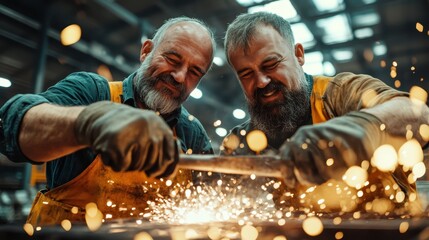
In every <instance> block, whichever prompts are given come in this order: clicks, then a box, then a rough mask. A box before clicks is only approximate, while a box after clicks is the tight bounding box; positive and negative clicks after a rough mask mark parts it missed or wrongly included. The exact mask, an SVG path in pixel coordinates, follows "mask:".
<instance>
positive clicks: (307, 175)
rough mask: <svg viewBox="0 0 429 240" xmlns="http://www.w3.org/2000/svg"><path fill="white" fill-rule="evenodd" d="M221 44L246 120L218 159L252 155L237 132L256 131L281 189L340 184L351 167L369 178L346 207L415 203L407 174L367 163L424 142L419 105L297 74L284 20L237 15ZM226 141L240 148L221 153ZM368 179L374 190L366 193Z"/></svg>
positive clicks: (350, 80) (378, 88)
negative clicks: (278, 166)
mask: <svg viewBox="0 0 429 240" xmlns="http://www.w3.org/2000/svg"><path fill="white" fill-rule="evenodd" d="M224 45H225V53H226V56H227V59H228V62H229V63H230V65H231V66H232V68H233V70H234V71H235V73H236V76H237V78H238V79H239V82H240V84H241V87H242V89H243V91H244V93H245V96H246V100H247V104H248V108H249V112H250V119H249V120H248V121H246V122H244V123H243V124H241V125H239V126H237V127H235V128H234V129H232V131H231V135H229V136H227V137H226V138H225V141H224V142H225V151H224V153H225V154H232V155H243V154H254V153H255V152H254V151H252V150H251V149H250V148H249V146H248V145H247V142H246V139H245V138H246V135H245V134H243V133H249V132H250V131H252V130H254V129H258V130H262V131H263V132H264V133H265V135H266V137H267V139H268V147H267V148H266V149H265V151H262V152H260V154H264V153H270V152H271V153H273V152H274V153H276V154H279V155H281V156H282V157H283V159H284V160H283V161H284V164H285V165H287V166H288V168H287V169H289V170H290V172H289V173H288V174H286V175H285V177H284V181H285V184H286V185H287V186H288V188H289V189H297V188H299V187H301V186H306V187H309V186H318V185H321V184H324V183H326V182H328V181H330V180H336V181H342V177H343V176H344V173H345V172H346V171H347V170H348V169H349V168H350V167H352V166H356V167H362V168H366V170H367V171H368V173H370V176H369V177H368V182H369V183H370V184H369V185H368V186H366V188H362V189H358V190H361V191H362V194H357V196H356V198H355V199H350V201H356V202H359V201H360V200H362V202H364V201H366V202H368V200H369V199H366V200H365V199H364V198H366V197H369V196H370V198H372V199H375V198H387V199H393V200H394V202H395V204H396V203H398V204H404V203H405V204H407V203H406V201H404V198H403V197H402V196H407V197H409V198H410V199H415V198H416V189H415V184H414V181H415V180H413V179H412V177H409V176H410V173H411V171H410V170H411V169H406V168H402V167H401V166H398V167H397V168H396V169H395V170H391V171H387V172H386V171H379V170H377V168H376V167H375V166H371V165H370V164H368V163H369V162H370V160H371V157H372V155H373V153H374V151H375V150H376V149H377V148H378V147H379V146H381V145H384V144H389V145H392V146H394V147H395V148H396V149H398V148H399V147H400V146H401V145H402V144H403V143H404V142H406V141H407V140H410V138H411V137H412V138H413V139H415V140H416V141H417V142H418V143H419V144H420V146H421V147H424V146H425V145H427V143H428V139H427V137H426V138H424V137H423V136H422V135H421V134H420V132H419V129H420V126H422V125H427V124H428V121H429V109H428V107H427V106H426V105H425V104H421V105H414V104H413V103H412V101H411V100H410V98H409V97H408V93H405V92H400V91H397V90H395V89H393V88H391V87H389V86H387V85H386V84H385V83H383V82H382V81H381V80H379V79H376V78H373V77H371V76H368V75H363V74H362V75H356V74H353V73H339V74H337V75H336V76H334V77H325V76H311V75H309V74H306V73H304V70H303V68H302V66H303V65H304V62H305V58H304V48H303V46H302V45H301V44H300V43H296V44H295V42H294V36H293V33H292V30H291V26H290V24H289V22H288V21H286V20H285V19H283V18H282V17H280V16H278V15H275V14H271V13H266V12H258V13H252V14H243V15H240V16H238V17H237V18H236V19H235V20H234V21H233V22H232V23H231V24H230V25H229V27H228V30H227V32H226V36H225V44H224ZM399 109H401V110H399ZM232 136H235V137H238V138H239V142H240V143H243V145H242V146H244V147H239V148H231V147H229V145H228V141H229V139H231V137H232ZM406 136H408V137H406ZM235 137H234V138H235ZM233 146H236V145H233ZM371 181H372V182H375V183H380V185H377V186H378V187H377V188H371V186H372V185H371V184H372V183H371ZM328 183H329V182H328ZM375 183H374V184H375ZM374 186H376V185H374ZM370 188H371V189H370ZM304 189H305V188H304ZM334 193H335V191H334ZM392 196H393V198H391V197H392ZM398 196H401V197H398ZM297 198H298V197H297ZM320 199H324V198H323V197H320V198H318V199H317V200H320ZM298 201H299V199H298ZM322 202H323V201H322ZM319 204H320V203H319ZM319 204H318V203H313V205H319ZM320 205H325V206H326V204H320ZM368 206H369V205H366V206H363V208H365V207H368ZM284 207H285V208H287V207H288V206H287V205H285V206H284Z"/></svg>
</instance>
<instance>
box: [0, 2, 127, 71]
mask: <svg viewBox="0 0 429 240" xmlns="http://www.w3.org/2000/svg"><path fill="white" fill-rule="evenodd" d="M0 13H1V14H3V15H5V16H8V17H10V18H12V19H14V20H16V21H18V22H21V23H23V24H25V25H27V26H29V27H31V28H33V29H36V30H40V29H41V25H40V23H38V22H37V21H35V20H33V19H31V18H29V17H27V16H24V15H23V14H21V13H18V12H16V11H14V10H12V9H10V8H8V7H6V6H4V5H2V4H0ZM48 36H49V37H50V38H53V39H55V40H57V41H60V33H59V32H58V31H56V30H54V29H52V28H49V29H48ZM23 44H24V43H23ZM24 45H25V44H24ZM94 46H97V47H98V48H100V47H101V48H103V50H105V51H94ZM70 47H71V48H73V49H75V50H77V51H79V52H82V53H83V54H86V55H89V56H91V57H93V58H95V59H97V60H99V61H100V62H103V63H105V64H107V65H110V66H113V67H115V68H117V69H118V70H120V71H122V72H124V73H127V74H130V73H132V72H133V71H134V70H135V67H134V65H130V64H128V63H126V62H117V61H116V60H115V56H113V55H111V54H110V53H109V52H108V48H106V47H105V46H103V45H101V44H100V43H95V42H91V43H87V42H85V41H84V40H82V39H81V40H79V42H77V43H75V44H72V45H70Z"/></svg>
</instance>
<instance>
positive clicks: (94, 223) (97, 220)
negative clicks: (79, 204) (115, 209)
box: [85, 203, 103, 231]
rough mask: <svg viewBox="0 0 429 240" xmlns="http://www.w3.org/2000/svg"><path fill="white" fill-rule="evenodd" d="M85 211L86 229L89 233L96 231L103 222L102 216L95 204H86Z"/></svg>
mask: <svg viewBox="0 0 429 240" xmlns="http://www.w3.org/2000/svg"><path fill="white" fill-rule="evenodd" d="M85 209H86V214H85V221H86V225H87V226H88V229H89V230H90V231H97V230H98V229H99V228H100V226H101V224H102V222H103V214H102V213H101V212H100V210H98V208H97V204H95V203H88V204H86V206H85Z"/></svg>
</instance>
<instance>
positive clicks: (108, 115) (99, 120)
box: [75, 101, 179, 178]
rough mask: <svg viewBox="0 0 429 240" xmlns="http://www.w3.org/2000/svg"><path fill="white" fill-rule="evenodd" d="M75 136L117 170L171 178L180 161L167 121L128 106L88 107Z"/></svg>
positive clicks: (94, 104)
mask: <svg viewBox="0 0 429 240" xmlns="http://www.w3.org/2000/svg"><path fill="white" fill-rule="evenodd" d="M75 135H76V139H77V141H78V142H79V143H80V144H85V145H90V146H91V147H92V148H93V149H94V150H95V151H96V152H97V153H100V154H101V158H102V161H103V163H104V164H105V165H107V166H110V167H111V168H112V169H113V170H114V171H132V170H139V171H144V172H145V173H146V175H147V176H148V177H157V178H161V177H167V176H169V175H170V174H172V173H173V172H174V169H175V166H176V164H177V162H178V159H179V157H178V156H179V155H178V154H179V153H178V149H177V145H176V144H175V140H174V138H173V133H172V131H171V129H170V128H169V127H168V125H167V124H166V123H165V122H164V120H163V119H162V118H161V117H159V116H158V115H156V114H155V112H153V111H148V110H142V109H137V108H133V107H130V106H127V105H124V104H118V103H113V102H110V101H102V102H96V103H93V104H91V105H89V106H87V107H86V108H85V109H84V110H83V111H82V112H81V113H80V114H79V116H78V118H77V119H76V124H75Z"/></svg>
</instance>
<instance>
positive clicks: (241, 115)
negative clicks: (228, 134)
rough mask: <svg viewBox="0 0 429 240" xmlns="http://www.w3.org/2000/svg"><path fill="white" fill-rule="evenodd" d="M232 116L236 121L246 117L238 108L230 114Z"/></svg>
mask: <svg viewBox="0 0 429 240" xmlns="http://www.w3.org/2000/svg"><path fill="white" fill-rule="evenodd" d="M232 115H234V117H235V118H237V119H243V118H245V117H246V113H245V112H244V111H243V110H241V109H238V108H237V109H235V110H234V111H233V112H232Z"/></svg>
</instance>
